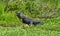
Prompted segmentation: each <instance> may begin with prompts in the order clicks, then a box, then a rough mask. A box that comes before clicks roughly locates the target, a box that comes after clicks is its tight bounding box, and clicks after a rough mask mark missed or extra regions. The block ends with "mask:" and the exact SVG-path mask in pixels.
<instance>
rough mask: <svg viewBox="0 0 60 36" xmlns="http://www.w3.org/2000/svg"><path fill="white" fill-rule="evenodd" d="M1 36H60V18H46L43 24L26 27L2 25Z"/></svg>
mask: <svg viewBox="0 0 60 36" xmlns="http://www.w3.org/2000/svg"><path fill="white" fill-rule="evenodd" d="M0 36H60V18H59V19H57V18H54V19H50V20H45V21H44V24H43V25H37V26H31V27H26V28H21V27H20V26H18V27H0Z"/></svg>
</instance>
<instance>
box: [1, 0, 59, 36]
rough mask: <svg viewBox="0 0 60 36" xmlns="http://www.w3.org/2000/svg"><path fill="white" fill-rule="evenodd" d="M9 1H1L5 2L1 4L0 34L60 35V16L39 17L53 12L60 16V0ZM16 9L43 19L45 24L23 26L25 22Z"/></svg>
mask: <svg viewBox="0 0 60 36" xmlns="http://www.w3.org/2000/svg"><path fill="white" fill-rule="evenodd" d="M9 1H10V0H8V1H7V0H3V1H2V0H1V1H0V2H1V3H3V4H0V36H60V17H59V18H51V19H43V18H42V19H40V18H38V17H39V16H50V14H51V13H53V12H56V13H55V14H54V15H52V16H54V17H56V16H59V15H60V11H59V9H58V8H60V1H59V0H31V1H30V0H21V1H19V0H14V1H13V2H9ZM7 3H8V4H7ZM56 8H57V9H56ZM4 10H5V11H4ZM16 11H21V12H22V13H24V14H25V16H26V17H30V18H32V19H35V20H37V19H38V20H40V21H41V20H42V21H43V23H44V24H43V25H37V26H29V27H23V26H22V25H21V24H24V23H22V21H21V19H18V18H17V16H16V13H15V12H16ZM57 12H58V13H57ZM43 14H44V15H43ZM34 17H35V18H34Z"/></svg>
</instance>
